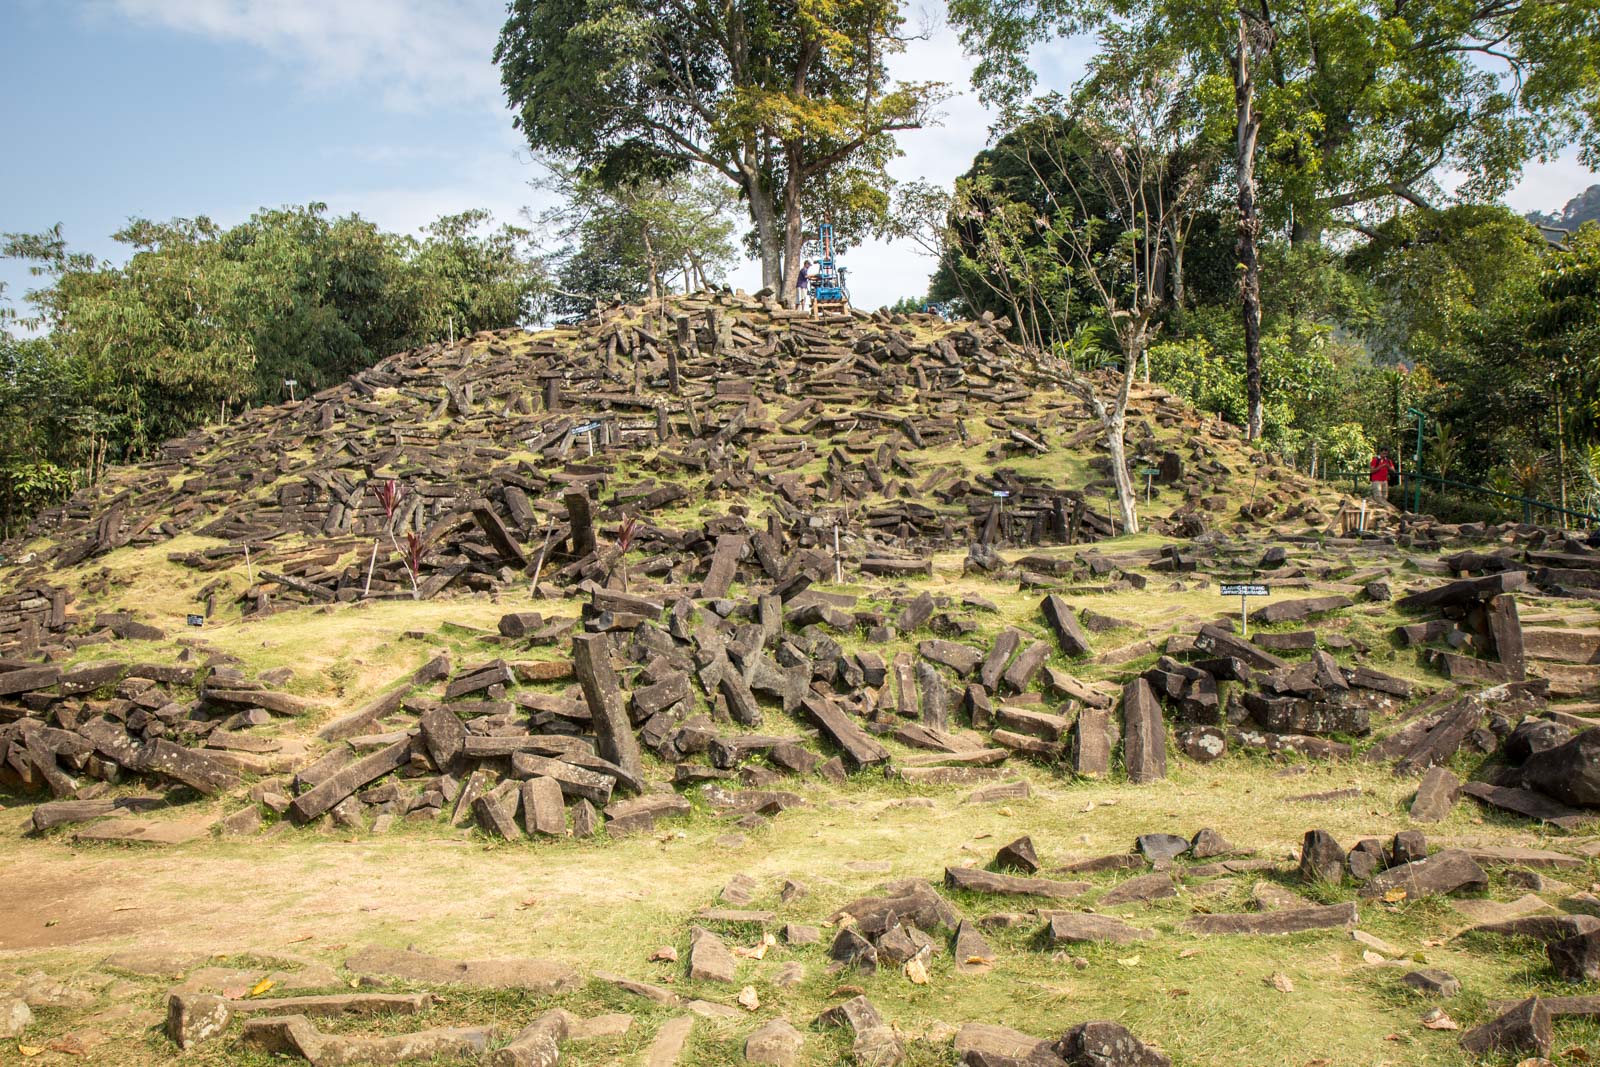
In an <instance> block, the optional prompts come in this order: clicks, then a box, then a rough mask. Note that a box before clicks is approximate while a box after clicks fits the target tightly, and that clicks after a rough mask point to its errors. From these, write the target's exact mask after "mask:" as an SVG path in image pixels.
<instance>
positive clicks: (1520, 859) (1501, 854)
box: [1461, 845, 1585, 868]
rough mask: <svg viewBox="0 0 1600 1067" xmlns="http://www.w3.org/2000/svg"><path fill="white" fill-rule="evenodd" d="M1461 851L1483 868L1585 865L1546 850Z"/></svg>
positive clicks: (1577, 858) (1482, 849) (1501, 849)
mask: <svg viewBox="0 0 1600 1067" xmlns="http://www.w3.org/2000/svg"><path fill="white" fill-rule="evenodd" d="M1461 851H1462V852H1465V853H1466V854H1467V855H1468V856H1470V857H1472V859H1473V861H1474V862H1476V863H1478V864H1480V865H1482V866H1485V867H1565V868H1575V867H1582V866H1584V865H1585V864H1584V861H1583V859H1582V858H1581V857H1578V856H1570V855H1568V854H1567V853H1565V852H1554V851H1551V850H1550V849H1547V848H1519V847H1516V846H1514V845H1508V846H1505V847H1503V848H1472V847H1463V848H1462V849H1461Z"/></svg>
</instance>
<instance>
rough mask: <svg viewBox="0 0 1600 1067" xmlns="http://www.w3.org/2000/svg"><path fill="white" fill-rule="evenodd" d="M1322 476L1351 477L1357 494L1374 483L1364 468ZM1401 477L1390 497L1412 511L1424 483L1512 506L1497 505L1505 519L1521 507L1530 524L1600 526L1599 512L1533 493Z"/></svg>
mask: <svg viewBox="0 0 1600 1067" xmlns="http://www.w3.org/2000/svg"><path fill="white" fill-rule="evenodd" d="M1321 477H1322V478H1323V479H1324V480H1325V481H1330V482H1338V481H1344V480H1346V479H1348V480H1349V481H1350V483H1351V484H1350V491H1351V492H1352V493H1354V494H1356V495H1358V496H1359V495H1361V494H1363V493H1366V492H1368V491H1369V487H1370V485H1371V481H1370V474H1369V472H1368V471H1362V470H1354V471H1327V472H1326V473H1324V474H1322V475H1321ZM1400 478H1401V481H1400V485H1399V487H1398V488H1397V489H1396V490H1394V491H1391V494H1390V496H1391V499H1392V500H1393V501H1394V503H1397V504H1399V505H1400V506H1401V508H1407V507H1409V509H1410V510H1411V511H1412V512H1420V511H1422V494H1423V485H1424V484H1427V485H1430V486H1432V487H1433V488H1432V489H1431V490H1430V492H1431V493H1433V494H1440V495H1442V494H1443V492H1444V490H1446V489H1454V490H1456V491H1457V492H1459V493H1465V494H1472V495H1476V496H1481V497H1486V498H1488V499H1490V500H1492V501H1495V502H1496V503H1497V504H1504V505H1510V506H1504V507H1497V508H1496V509H1495V515H1496V517H1502V518H1503V517H1505V516H1506V515H1507V514H1508V513H1509V514H1511V515H1515V514H1516V511H1517V509H1520V510H1521V512H1522V521H1523V522H1525V523H1529V524H1533V523H1536V522H1537V523H1539V524H1540V525H1547V526H1555V525H1559V526H1565V527H1571V528H1577V527H1581V528H1583V529H1592V528H1595V527H1600V514H1595V513H1593V512H1588V511H1580V510H1576V509H1573V508H1565V507H1562V506H1561V505H1560V504H1555V503H1552V502H1551V501H1548V500H1538V499H1536V498H1534V497H1530V496H1520V495H1518V494H1516V493H1507V492H1504V491H1503V490H1500V489H1493V488H1490V487H1489V486H1487V485H1475V484H1473V483H1472V482H1459V481H1456V480H1455V479H1454V478H1444V477H1441V476H1440V475H1437V474H1419V473H1415V472H1412V471H1402V472H1401V475H1400ZM1396 493H1398V497H1396ZM1567 520H1571V521H1567Z"/></svg>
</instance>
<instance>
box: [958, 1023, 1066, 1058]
mask: <svg viewBox="0 0 1600 1067" xmlns="http://www.w3.org/2000/svg"><path fill="white" fill-rule="evenodd" d="M955 1051H956V1055H957V1056H960V1057H965V1056H966V1055H967V1053H969V1052H970V1053H973V1054H975V1055H976V1056H982V1057H985V1058H986V1059H985V1060H980V1061H978V1062H993V1061H996V1060H998V1061H1000V1062H1010V1061H1016V1062H1021V1063H1025V1064H1027V1065H1028V1067H1067V1061H1066V1060H1064V1059H1062V1058H1061V1057H1060V1056H1057V1055H1056V1053H1055V1042H1053V1041H1047V1040H1045V1039H1043V1038H1038V1037H1034V1036H1032V1035H1031V1034H1025V1033H1023V1032H1022V1031H1020V1030H1013V1029H1011V1027H1009V1026H999V1025H997V1024H995V1023H963V1024H961V1029H959V1030H957V1031H956V1040H955ZM962 1062H963V1063H965V1062H968V1061H967V1060H966V1059H965V1058H963V1059H962Z"/></svg>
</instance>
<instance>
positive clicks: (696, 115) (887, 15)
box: [494, 0, 943, 293]
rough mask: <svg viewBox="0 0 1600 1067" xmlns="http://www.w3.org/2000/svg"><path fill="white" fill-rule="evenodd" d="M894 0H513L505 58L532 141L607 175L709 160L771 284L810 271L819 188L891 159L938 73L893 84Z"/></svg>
mask: <svg viewBox="0 0 1600 1067" xmlns="http://www.w3.org/2000/svg"><path fill="white" fill-rule="evenodd" d="M903 28H904V23H903V20H902V18H901V16H900V12H899V5H898V4H897V3H896V2H895V0H719V2H716V3H713V2H711V0H649V2H641V0H514V2H513V3H512V5H511V8H510V12H509V14H508V17H507V19H506V23H505V26H504V28H503V29H502V31H501V35H500V41H499V44H498V46H497V47H496V49H495V53H494V58H495V61H496V62H497V63H498V64H499V65H500V72H501V83H502V85H503V86H504V89H505V94H506V99H507V101H508V102H509V103H510V105H511V107H512V109H513V110H514V111H515V113H516V117H515V120H514V121H515V123H516V126H517V128H518V129H519V130H521V131H522V133H523V134H524V136H525V137H526V138H527V140H528V143H529V145H530V146H531V147H533V148H534V149H535V150H536V151H539V152H543V153H548V154H550V155H552V156H554V157H556V158H558V159H561V160H564V161H567V162H570V163H573V164H576V165H578V166H581V167H583V168H585V169H588V170H592V171H593V172H594V173H595V174H596V175H597V176H598V177H599V178H600V179H601V180H602V181H605V182H608V183H613V184H615V183H622V182H626V181H631V180H638V179H639V178H641V177H644V178H662V177H665V176H667V175H669V174H671V173H674V172H681V171H683V170H685V169H687V168H690V167H697V166H701V167H708V168H710V169H712V170H714V171H716V172H717V173H719V174H721V175H723V176H724V177H725V178H726V179H727V180H728V181H730V182H732V183H733V184H734V185H735V186H737V187H738V189H739V192H740V195H741V197H742V198H743V199H744V201H745V204H746V206H747V208H748V210H749V213H750V221H751V224H752V226H753V228H754V230H755V237H756V246H757V249H758V252H759V255H760V259H761V275H762V283H763V284H764V285H768V286H772V287H773V288H780V287H781V288H782V290H783V291H784V292H785V293H787V292H790V291H792V289H793V281H794V278H795V276H796V275H797V274H798V272H799V256H800V250H801V246H802V243H803V241H804V229H805V228H804V218H803V214H804V207H805V204H806V201H807V195H808V192H809V191H810V190H811V189H812V188H813V187H814V186H815V185H816V184H818V183H819V182H822V181H824V180H826V179H827V178H828V177H829V176H831V175H833V174H835V173H836V172H837V171H838V170H839V169H840V168H844V167H847V166H850V165H857V166H859V165H861V164H863V163H870V164H872V165H873V166H874V167H875V168H876V170H877V174H878V176H879V178H880V179H881V181H882V183H883V184H888V177H887V175H886V174H884V173H883V171H882V166H881V165H882V163H883V162H884V161H886V160H887V158H888V157H889V156H890V155H892V153H893V147H892V143H893V134H894V132H896V131H901V130H911V129H916V128H918V127H920V126H923V125H925V124H926V123H928V122H930V121H932V119H933V109H934V107H935V106H936V105H937V103H938V101H939V100H940V99H941V97H942V94H943V87H942V85H940V84H939V83H910V82H891V80H890V78H889V74H888V68H887V64H886V60H887V57H888V56H889V55H891V54H893V53H894V52H896V51H898V50H900V49H901V48H902V47H904V38H903Z"/></svg>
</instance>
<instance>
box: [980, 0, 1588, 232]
mask: <svg viewBox="0 0 1600 1067" xmlns="http://www.w3.org/2000/svg"><path fill="white" fill-rule="evenodd" d="M1250 7H1251V9H1252V12H1254V11H1255V9H1256V5H1254V4H1252V5H1250ZM1239 11H1240V6H1239V5H1238V4H1237V3H1236V2H1235V0H1023V2H1020V3H1010V2H1007V3H999V2H996V0H953V2H952V3H951V5H950V13H951V20H952V21H953V22H954V23H955V24H956V25H957V27H958V28H959V29H960V31H961V35H962V40H963V43H964V44H965V45H966V47H967V49H968V51H969V52H971V53H973V54H975V55H977V56H978V57H979V64H978V67H977V69H976V73H975V80H976V81H977V83H978V85H979V87H980V89H981V90H982V91H983V92H984V93H985V95H986V96H987V97H989V98H990V99H991V100H995V101H997V102H1000V103H1002V104H1005V105H1007V106H1009V107H1013V108H1014V107H1016V106H1017V105H1019V104H1020V102H1021V101H1022V100H1023V99H1024V98H1025V97H1026V95H1027V94H1028V93H1029V92H1030V91H1031V90H1032V88H1033V86H1034V84H1035V81H1036V78H1035V75H1034V73H1033V71H1032V70H1031V69H1030V68H1029V67H1028V66H1027V62H1028V54H1029V46H1030V45H1032V44H1035V43H1037V42H1039V41H1042V40H1046V39H1049V38H1051V37H1056V36H1061V35H1066V34H1071V33H1079V32H1084V31H1100V32H1101V33H1102V35H1103V38H1104V37H1106V36H1114V37H1115V38H1116V39H1117V40H1119V41H1120V42H1121V46H1122V47H1124V48H1128V49H1132V50H1134V51H1136V52H1143V53H1145V54H1147V55H1148V56H1150V57H1151V59H1150V62H1158V61H1160V59H1161V58H1162V57H1165V56H1169V55H1171V54H1172V53H1178V54H1181V55H1183V56H1185V57H1187V60H1188V62H1189V63H1190V64H1192V67H1193V70H1194V88H1193V93H1192V96H1193V99H1194V101H1195V103H1196V105H1197V106H1198V107H1199V108H1200V112H1201V116H1202V117H1201V121H1202V124H1203V125H1204V127H1205V129H1206V130H1207V136H1208V137H1209V138H1212V139H1214V140H1218V141H1222V142H1231V141H1232V139H1233V136H1234V133H1235V123H1234V118H1235V116H1234V96H1233V85H1232V77H1231V74H1230V69H1231V64H1232V62H1233V57H1234V55H1235V53H1236V51H1237V48H1238V41H1237V24H1238V17H1239ZM1259 12H1260V18H1261V20H1262V22H1263V25H1264V26H1266V27H1270V34H1271V41H1272V47H1271V49H1270V61H1269V62H1268V63H1267V64H1266V66H1265V67H1264V68H1263V69H1261V70H1259V71H1258V77H1257V80H1256V107H1257V110H1258V111H1259V112H1260V114H1261V117H1262V124H1261V134H1260V147H1259V160H1260V166H1259V168H1258V180H1259V182H1260V184H1261V188H1262V193H1263V206H1264V209H1265V211H1266V214H1267V217H1268V219H1269V220H1271V221H1275V222H1276V223H1277V224H1278V225H1280V226H1285V227H1287V226H1290V225H1292V226H1293V227H1294V230H1295V232H1296V233H1297V235H1298V236H1300V237H1302V238H1304V237H1315V236H1316V235H1317V234H1319V233H1320V232H1321V231H1322V229H1323V228H1324V227H1326V226H1328V225H1330V224H1334V225H1348V224H1351V223H1360V222H1361V221H1363V220H1364V219H1366V220H1370V219H1371V218H1372V217H1373V214H1374V212H1375V211H1376V210H1378V209H1385V208H1390V207H1393V206H1394V205H1396V204H1402V203H1403V204H1423V203H1431V202H1433V201H1435V200H1437V199H1439V186H1438V183H1437V180H1436V178H1437V175H1438V174H1439V173H1440V172H1441V171H1442V170H1443V169H1445V168H1453V169H1455V170H1457V171H1459V172H1461V173H1463V174H1465V175H1467V176H1468V177H1467V180H1466V182H1465V184H1464V185H1463V186H1462V187H1461V188H1460V189H1459V190H1457V195H1459V196H1462V197H1465V198H1467V199H1470V200H1473V201H1478V202H1482V201H1485V200H1488V199H1491V198H1493V197H1495V196H1497V195H1499V194H1501V193H1503V192H1504V191H1505V190H1506V189H1507V188H1508V187H1509V186H1510V184H1511V183H1512V182H1513V181H1514V180H1515V179H1516V177H1517V176H1518V174H1519V173H1520V171H1521V168H1522V167H1523V166H1524V165H1525V164H1526V163H1527V162H1529V161H1530V160H1532V159H1536V158H1541V157H1543V156H1546V155H1548V154H1550V153H1552V152H1553V151H1554V150H1556V149H1557V148H1559V147H1560V146H1561V145H1563V144H1565V143H1568V142H1570V141H1573V140H1577V141H1579V142H1580V143H1581V144H1582V146H1583V149H1584V155H1585V158H1586V159H1587V160H1589V161H1590V162H1591V163H1592V162H1594V160H1595V159H1596V155H1597V153H1600V128H1597V126H1596V123H1595V118H1596V116H1597V115H1600V7H1597V6H1596V5H1594V4H1592V3H1560V4H1552V3H1545V2H1543V0H1505V2H1502V3H1493V4H1469V3H1426V4H1398V5H1397V4H1387V3H1378V2H1375V0H1311V2H1309V3H1301V4H1287V3H1282V2H1281V0H1265V2H1263V3H1261V4H1260V5H1259ZM1144 65H1146V64H1145V63H1140V62H1135V63H1133V64H1125V65H1124V70H1126V71H1129V72H1133V71H1137V70H1139V69H1142V67H1143V66H1144Z"/></svg>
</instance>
